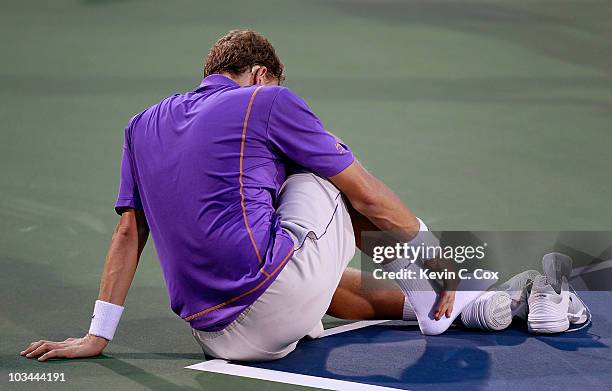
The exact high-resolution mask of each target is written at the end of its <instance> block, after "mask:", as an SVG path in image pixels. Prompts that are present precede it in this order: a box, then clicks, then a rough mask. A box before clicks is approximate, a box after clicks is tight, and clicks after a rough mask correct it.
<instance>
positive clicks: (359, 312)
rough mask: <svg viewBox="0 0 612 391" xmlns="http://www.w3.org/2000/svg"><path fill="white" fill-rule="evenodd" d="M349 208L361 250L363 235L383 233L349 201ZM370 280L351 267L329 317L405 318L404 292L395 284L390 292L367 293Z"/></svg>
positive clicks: (356, 242)
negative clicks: (365, 284)
mask: <svg viewBox="0 0 612 391" xmlns="http://www.w3.org/2000/svg"><path fill="white" fill-rule="evenodd" d="M346 206H347V208H348V211H349V214H350V216H351V223H352V225H353V231H354V232H355V244H356V245H357V247H358V248H359V249H361V233H362V232H364V231H379V228H378V227H376V226H375V225H374V224H372V222H371V221H370V220H368V219H367V218H366V217H365V216H363V215H362V214H361V213H359V212H357V211H356V210H355V209H354V208H353V207H352V206H351V204H350V203H349V202H347V204H346ZM366 278H369V279H371V280H373V278H372V277H370V276H364V275H362V273H361V271H360V270H357V269H353V268H350V267H349V268H347V269H346V270H345V271H344V273H343V274H342V278H341V279H340V284H338V288H336V292H335V293H334V296H333V298H332V302H331V304H330V306H329V309H328V310H327V314H328V315H331V316H334V317H336V318H340V319H350V320H370V319H390V320H395V319H402V316H403V311H404V302H405V300H406V297H405V296H404V293H403V292H402V291H401V290H400V289H399V288H398V287H396V286H395V285H391V284H390V285H389V288H388V290H387V289H385V290H380V289H369V290H366V289H364V288H363V285H362V284H363V283H364V281H366V280H365V279H366ZM415 319H416V318H415Z"/></svg>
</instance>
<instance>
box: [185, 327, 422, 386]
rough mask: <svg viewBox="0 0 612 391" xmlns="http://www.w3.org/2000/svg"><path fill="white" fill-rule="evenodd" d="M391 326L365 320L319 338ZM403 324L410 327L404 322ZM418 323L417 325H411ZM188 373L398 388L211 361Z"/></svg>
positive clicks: (301, 382)
mask: <svg viewBox="0 0 612 391" xmlns="http://www.w3.org/2000/svg"><path fill="white" fill-rule="evenodd" d="M385 322H389V321H388V320H364V321H360V322H355V323H350V324H345V325H342V326H338V327H332V328H331V329H327V330H325V331H324V332H323V335H321V337H319V338H324V337H329V336H330V335H335V334H340V333H344V332H347V331H352V330H357V329H361V328H364V327H368V326H374V325H377V324H381V323H385ZM403 323H404V324H410V323H408V322H403ZM411 323H416V322H411ZM185 368H186V369H195V370H196V371H204V372H214V373H222V374H225V375H234V376H240V377H248V378H251V379H259V380H267V381H273V382H277V383H285V384H295V385H298V386H307V387H316V388H322V389H326V390H337V391H361V390H363V391H367V390H374V391H396V390H400V389H399V388H390V387H381V386H375V385H372V384H365V383H356V382H351V381H346V380H337V379H330V378H327V377H319V376H309V375H301V374H298V373H293V372H283V371H276V370H272V369H263V368H255V367H248V366H246V365H237V364H230V363H229V362H228V361H226V360H219V359H215V360H208V361H203V362H201V363H197V364H194V365H190V366H188V367H185Z"/></svg>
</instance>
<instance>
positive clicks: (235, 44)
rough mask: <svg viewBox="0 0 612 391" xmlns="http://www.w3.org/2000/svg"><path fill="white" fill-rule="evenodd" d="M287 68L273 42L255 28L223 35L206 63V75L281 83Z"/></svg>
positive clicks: (243, 82) (244, 83)
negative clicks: (221, 75) (277, 53)
mask: <svg viewBox="0 0 612 391" xmlns="http://www.w3.org/2000/svg"><path fill="white" fill-rule="evenodd" d="M283 71H284V68H283V64H281V62H280V60H279V59H278V57H277V55H276V52H275V51H274V47H273V46H272V44H271V43H270V41H268V40H267V39H266V38H265V37H264V36H263V35H261V34H258V33H256V32H255V31H252V30H232V31H230V32H229V33H227V34H225V35H224V36H222V37H221V38H219V40H218V41H217V42H216V43H215V44H214V45H213V47H212V48H211V49H210V52H208V57H207V58H206V64H204V76H208V75H212V74H214V73H220V74H224V75H226V76H228V77H231V78H232V79H233V80H235V81H236V82H237V83H238V84H240V85H242V86H247V85H253V84H262V85H277V84H280V82H281V81H283V79H284V78H285V75H284V73H283Z"/></svg>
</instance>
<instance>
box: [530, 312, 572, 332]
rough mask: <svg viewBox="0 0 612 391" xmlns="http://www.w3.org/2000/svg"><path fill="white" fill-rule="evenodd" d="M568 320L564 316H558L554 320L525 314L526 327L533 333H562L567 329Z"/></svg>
mask: <svg viewBox="0 0 612 391" xmlns="http://www.w3.org/2000/svg"><path fill="white" fill-rule="evenodd" d="M569 326H570V322H569V320H568V319H567V316H566V317H565V318H558V319H554V320H550V319H537V318H535V317H531V316H529V315H528V316H527V329H528V330H529V332H530V333H534V334H555V333H563V332H564V331H566V330H567V329H569Z"/></svg>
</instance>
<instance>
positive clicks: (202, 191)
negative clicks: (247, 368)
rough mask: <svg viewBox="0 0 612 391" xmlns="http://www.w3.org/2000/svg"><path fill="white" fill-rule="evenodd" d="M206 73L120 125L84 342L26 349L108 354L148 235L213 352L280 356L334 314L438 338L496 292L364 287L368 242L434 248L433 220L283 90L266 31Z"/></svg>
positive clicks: (222, 49)
mask: <svg viewBox="0 0 612 391" xmlns="http://www.w3.org/2000/svg"><path fill="white" fill-rule="evenodd" d="M204 76H205V77H204V79H203V81H202V83H201V84H200V86H199V87H198V88H197V89H196V90H194V91H191V92H187V93H184V94H176V95H172V96H170V97H168V98H166V99H164V100H162V101H161V102H160V103H158V104H156V105H153V106H151V107H150V108H148V109H146V110H145V111H143V112H141V113H140V114H138V115H136V116H135V117H133V118H132V119H131V120H130V121H129V124H128V126H127V127H126V129H125V139H124V144H123V158H122V163H121V181H120V187H119V195H118V198H117V202H116V206H115V207H116V211H117V213H119V214H120V215H121V217H120V219H119V223H118V225H117V227H116V229H115V232H114V234H113V238H112V241H111V245H110V249H109V251H108V255H107V256H106V262H105V266H104V272H103V276H102V281H101V285H100V292H99V296H98V300H97V301H96V303H95V306H94V314H93V317H92V318H93V319H92V322H91V327H90V330H89V333H88V334H87V335H86V336H85V337H83V338H76V339H73V338H71V339H67V340H65V341H63V342H50V341H38V342H34V343H32V344H30V346H29V347H28V348H27V349H26V350H25V351H24V352H22V354H23V355H26V356H27V357H30V358H32V357H39V360H41V361H44V360H47V359H49V358H54V357H87V356H94V355H98V354H100V353H101V352H102V351H103V349H104V348H105V347H106V346H107V344H108V341H110V340H111V339H112V338H113V335H114V333H115V329H116V327H117V324H118V322H119V318H120V316H121V314H122V311H123V307H122V306H123V304H124V301H125V298H126V296H127V292H128V288H129V286H130V284H131V282H132V279H133V277H134V273H135V271H136V266H137V264H138V259H139V257H140V254H141V252H142V250H143V247H144V246H145V243H146V241H147V237H148V234H149V230H150V232H151V234H152V237H153V240H154V243H155V247H156V249H157V253H158V255H159V260H160V263H161V267H162V271H163V275H164V278H165V281H166V286H167V289H168V292H169V296H170V298H171V306H172V310H173V311H174V312H175V313H176V314H177V315H179V316H180V317H181V318H182V319H184V320H185V321H187V322H189V323H190V325H191V327H192V330H193V335H194V336H195V338H196V339H197V341H198V342H199V343H200V345H201V346H202V348H203V350H204V352H205V353H206V354H208V355H210V356H214V357H219V358H224V359H231V360H271V359H277V358H281V357H283V356H285V355H287V354H288V353H290V352H291V351H292V350H293V349H295V346H296V344H297V342H298V340H300V339H301V338H303V337H305V336H311V337H317V336H319V335H320V334H321V333H322V331H323V326H322V323H321V318H322V317H323V315H324V314H325V313H326V312H328V313H330V314H331V315H334V316H338V317H342V318H349V319H372V318H380V319H402V318H404V319H407V318H411V317H414V316H416V318H417V319H418V321H419V325H420V327H421V330H422V331H423V333H425V334H439V333H442V332H444V331H445V330H446V329H447V328H448V327H449V325H450V324H451V322H452V321H453V320H454V319H455V318H456V317H457V316H458V315H459V314H460V313H461V311H462V309H463V308H464V307H465V306H466V305H468V303H471V302H473V301H474V299H475V298H476V297H478V296H479V295H480V294H481V293H482V291H484V290H486V289H487V288H488V284H487V285H482V286H476V287H475V288H474V289H472V290H470V291H459V290H458V291H456V292H455V291H453V290H450V289H446V290H442V291H435V290H433V289H432V288H431V287H430V286H426V287H423V286H419V284H420V283H422V282H423V281H420V282H419V281H417V282H412V281H410V280H405V281H401V282H400V284H399V285H400V288H401V290H397V291H395V292H387V293H385V294H384V295H382V294H381V293H380V292H378V293H377V292H369V293H368V292H362V291H361V290H360V287H359V285H360V279H361V277H360V276H359V273H358V272H356V271H354V270H347V265H348V263H349V261H350V260H351V259H352V257H353V255H354V252H355V243H356V237H357V239H359V233H360V232H361V231H362V230H363V229H379V230H384V231H393V232H397V233H399V234H400V236H401V239H402V240H405V241H408V242H411V241H412V242H414V243H418V242H421V241H423V240H428V239H426V238H425V237H424V236H423V235H422V234H423V232H426V231H427V227H426V226H425V224H424V223H423V222H422V221H421V220H420V219H418V218H417V217H416V216H415V215H414V214H413V213H412V212H411V211H410V209H408V208H407V207H406V206H405V205H404V204H403V203H402V201H401V200H400V199H399V198H398V197H397V196H396V195H395V194H394V193H393V192H392V191H391V190H390V189H389V188H387V187H386V186H385V185H384V184H383V183H382V182H381V181H379V180H378V179H376V178H375V177H373V176H372V175H371V174H370V173H368V171H366V170H365V169H364V168H363V167H362V166H361V165H360V164H359V162H358V161H357V160H356V159H355V158H354V157H353V153H352V152H351V150H350V149H349V147H347V146H346V145H345V144H344V143H343V142H342V141H340V140H339V139H337V138H335V137H334V136H333V135H332V134H330V133H329V132H327V131H326V130H325V129H324V127H323V124H322V123H321V121H320V120H319V119H318V118H317V117H316V116H315V115H314V114H313V113H312V111H311V110H310V109H309V107H308V106H307V105H306V103H305V102H304V101H303V100H302V99H300V98H299V97H298V96H297V95H295V94H294V93H293V92H292V91H290V90H289V89H288V88H286V87H282V86H280V84H281V82H282V81H283V79H284V73H283V65H282V64H281V63H280V61H279V59H278V57H277V55H276V53H275V51H274V48H273V47H272V45H271V44H270V43H269V42H268V40H267V39H266V38H264V37H263V36H261V35H259V34H257V33H255V32H253V31H231V32H230V33H228V34H226V35H225V36H223V37H222V38H220V39H219V41H217V42H216V43H215V45H214V46H213V47H212V49H211V50H210V53H209V54H208V57H207V60H206V64H205V67H204ZM420 261H428V260H420ZM384 267H386V268H387V269H388V270H399V269H401V268H405V267H418V266H417V264H414V265H408V264H406V263H405V262H404V261H403V260H397V261H393V262H390V263H389V264H386V265H384ZM483 284H484V283H483Z"/></svg>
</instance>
